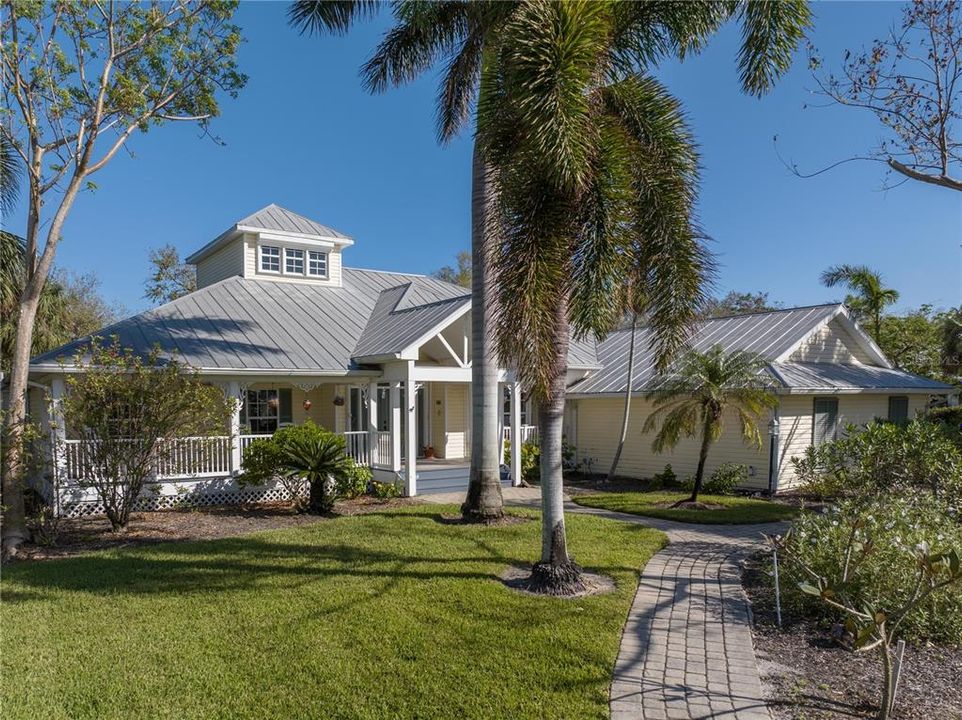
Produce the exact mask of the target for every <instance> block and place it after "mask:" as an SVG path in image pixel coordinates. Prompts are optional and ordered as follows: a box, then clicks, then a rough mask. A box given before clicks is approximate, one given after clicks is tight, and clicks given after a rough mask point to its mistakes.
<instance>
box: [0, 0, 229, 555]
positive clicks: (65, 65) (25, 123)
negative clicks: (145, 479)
mask: <svg viewBox="0 0 962 720" xmlns="http://www.w3.org/2000/svg"><path fill="white" fill-rule="evenodd" d="M235 8H236V3H234V2H209V1H207V0H197V1H196V2H191V1H189V0H175V1H174V2H160V1H159V0H153V1H151V2H145V3H119V2H114V1H113V0H104V1H103V2H89V3H88V2H84V3H78V2H66V1H60V2H49V3H21V2H12V1H8V2H4V3H3V6H2V12H0V77H2V81H3V90H2V91H3V102H2V104H0V108H2V109H0V136H2V137H3V148H4V151H5V153H6V154H7V155H9V154H10V153H9V152H7V151H8V150H9V149H12V153H13V155H14V156H15V157H16V159H17V161H18V162H19V163H20V165H21V167H22V169H23V171H24V173H23V174H24V175H25V178H26V183H27V187H26V190H27V192H26V200H27V222H26V230H25V232H24V238H25V240H26V252H25V253H24V261H23V262H24V277H25V282H24V286H23V290H22V292H21V294H20V300H19V304H18V308H17V316H16V322H17V332H16V339H15V343H14V351H13V357H12V359H11V370H10V391H9V392H10V405H9V411H8V412H7V415H6V417H5V418H4V432H5V434H6V440H7V442H8V445H7V452H6V453H5V454H4V458H3V548H4V552H5V553H8V554H9V553H13V552H15V551H16V548H17V546H18V545H19V544H20V543H21V542H23V540H24V539H25V538H26V527H25V523H24V505H23V496H22V487H21V479H22V472H21V470H22V468H21V457H20V453H19V452H18V451H17V448H19V447H20V442H19V438H20V435H21V433H22V431H23V423H24V418H25V394H26V387H27V374H28V369H29V362H30V347H31V340H32V335H33V329H34V323H35V320H36V315H37V307H38V304H39V302H40V298H41V295H42V291H43V288H44V286H45V284H46V282H47V279H48V277H49V276H50V272H51V270H52V268H53V262H54V257H55V255H56V252H57V246H58V244H59V243H60V240H61V237H62V233H63V228H64V223H65V221H66V219H67V216H68V215H69V213H70V210H71V208H72V207H73V204H74V201H75V200H76V198H77V195H78V194H79V193H80V192H81V191H82V190H84V189H86V188H90V187H92V185H93V176H94V175H95V174H96V173H97V171H99V170H101V169H102V168H104V167H105V166H106V165H107V164H108V163H109V162H110V161H111V160H112V159H113V158H114V157H115V156H116V155H117V153H118V152H120V151H121V150H122V149H123V148H124V147H125V146H126V143H127V141H128V140H129V139H130V137H131V136H132V135H133V134H134V133H135V132H138V131H146V130H148V129H149V128H150V127H153V126H157V125H161V124H164V123H166V122H169V121H176V120H186V121H194V122H199V123H201V125H202V127H204V128H205V129H206V123H207V121H208V120H209V119H210V118H212V117H214V116H216V115H217V114H218V112H219V108H218V103H217V94H218V93H219V92H225V93H227V94H229V95H234V94H236V93H237V91H238V90H239V89H240V88H241V87H243V85H244V83H245V81H246V78H245V77H244V76H243V75H241V74H240V73H238V71H237V67H236V63H235V54H236V51H237V48H238V46H239V44H240V42H241V36H240V29H239V28H238V27H237V26H236V25H234V24H233V23H232V17H233V13H234V9H235ZM5 177H6V175H5ZM6 185H7V181H6V180H4V188H3V190H4V194H5V196H6V194H7V189H8V188H7V187H6ZM41 235H42V236H43V237H41Z"/></svg>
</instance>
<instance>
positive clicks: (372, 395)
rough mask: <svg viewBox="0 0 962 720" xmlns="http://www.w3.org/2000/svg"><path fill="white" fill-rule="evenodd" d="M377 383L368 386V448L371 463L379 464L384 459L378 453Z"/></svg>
mask: <svg viewBox="0 0 962 720" xmlns="http://www.w3.org/2000/svg"><path fill="white" fill-rule="evenodd" d="M377 430H378V427H377V383H376V382H372V383H370V384H369V385H368V386H367V449H368V455H369V457H370V458H371V465H372V466H374V465H378V464H380V463H383V462H384V460H383V459H382V458H379V457H378V454H377Z"/></svg>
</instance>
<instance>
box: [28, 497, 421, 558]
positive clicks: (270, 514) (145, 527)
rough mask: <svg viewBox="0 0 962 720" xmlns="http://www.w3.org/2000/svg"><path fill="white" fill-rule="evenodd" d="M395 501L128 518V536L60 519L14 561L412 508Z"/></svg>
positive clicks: (92, 522) (92, 521)
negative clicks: (51, 538) (326, 510)
mask: <svg viewBox="0 0 962 720" xmlns="http://www.w3.org/2000/svg"><path fill="white" fill-rule="evenodd" d="M411 502H412V501H411V500H407V499H403V498H396V499H390V500H381V499H378V498H372V497H359V498H355V499H353V500H342V501H338V502H337V503H336V505H335V506H334V512H333V513H331V514H330V515H309V514H305V513H295V512H293V511H292V510H291V509H290V507H289V506H288V505H287V504H286V503H261V504H256V505H233V506H218V507H199V508H185V509H177V510H158V511H155V512H138V513H131V516H130V524H129V525H128V529H127V532H125V533H123V534H115V533H113V532H111V530H110V523H109V522H108V521H107V519H106V518H105V517H103V516H99V517H84V518H64V519H62V520H61V521H60V525H59V534H58V537H57V542H56V544H55V545H52V546H44V545H36V544H34V543H25V544H24V545H22V546H21V547H20V548H19V550H18V552H17V557H16V560H15V561H20V560H49V559H53V558H62V557H71V556H74V555H80V554H82V553H87V552H91V551H94V550H104V549H107V548H123V547H136V546H140V545H152V544H155V543H160V542H175V541H185V540H216V539H218V538H225V537H233V536H236V535H246V534H248V533H252V532H258V531H261V530H276V529H281V528H289V527H296V526H299V525H310V524H312V523H316V522H323V521H325V520H328V519H330V518H333V517H338V516H342V515H360V514H363V513H368V512H376V511H378V510H384V509H387V508H392V507H398V506H401V505H409V504H411Z"/></svg>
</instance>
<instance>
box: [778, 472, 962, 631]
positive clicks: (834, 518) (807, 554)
mask: <svg viewBox="0 0 962 720" xmlns="http://www.w3.org/2000/svg"><path fill="white" fill-rule="evenodd" d="M954 512H955V510H954V509H952V508H950V507H948V506H946V504H945V503H944V502H942V501H940V500H935V499H934V498H933V497H932V496H931V494H930V493H928V492H925V491H912V490H910V491H907V492H906V493H905V494H904V495H892V494H887V493H880V494H877V495H874V496H872V497H870V498H861V499H857V500H855V499H850V500H844V501H842V502H841V503H840V504H839V505H838V506H835V507H832V508H830V509H829V510H828V511H827V512H825V513H805V514H803V515H802V516H800V517H799V519H798V520H796V521H795V523H794V528H793V530H792V532H791V534H790V535H789V537H788V541H787V543H786V548H787V550H788V551H789V553H790V554H792V555H794V556H795V557H796V558H797V559H798V560H799V561H800V563H802V564H804V565H806V566H808V567H809V568H811V569H812V570H814V571H815V573H816V574H817V575H819V576H820V577H825V578H831V577H834V576H836V575H837V574H838V572H839V568H841V567H842V566H843V565H844V563H845V552H846V550H845V549H846V547H847V546H848V545H849V544H850V538H851V537H852V534H853V533H855V534H856V538H855V540H856V543H855V547H856V548H857V549H858V550H857V553H858V554H859V557H858V558H853V560H852V562H855V561H856V560H858V563H859V564H858V572H857V573H856V574H855V576H854V577H853V578H851V579H850V581H849V582H848V584H847V586H846V592H847V593H848V594H849V595H850V596H852V597H858V598H862V599H864V602H866V603H867V604H868V605H869V606H870V607H876V608H898V607H902V606H903V605H905V604H906V601H907V600H908V599H909V597H908V596H909V595H910V594H911V592H912V588H913V587H914V583H915V580H916V578H917V575H918V569H919V566H918V558H917V553H918V551H919V550H920V549H921V550H924V551H925V552H929V551H932V552H935V551H942V550H951V549H955V550H958V551H960V552H962V525H960V524H959V522H958V521H957V519H956V518H955V517H953V515H954ZM861 553H865V557H864V559H863V558H862V557H861ZM784 577H785V581H784V582H783V589H784V590H785V593H786V596H787V597H786V599H787V601H788V602H789V605H790V606H795V607H801V608H806V610H807V612H811V613H815V614H818V615H820V616H824V617H825V618H826V619H827V620H829V621H832V622H836V621H841V620H842V619H843V618H842V616H841V615H839V614H836V612H835V611H834V610H832V609H831V608H829V607H828V606H826V605H824V604H823V603H821V602H819V601H818V600H817V599H812V598H809V597H808V596H807V595H805V594H804V593H803V592H802V590H801V589H800V587H799V585H800V584H801V583H811V582H812V578H811V577H810V576H809V575H808V574H807V573H805V572H803V571H801V570H800V569H799V568H798V566H797V565H796V564H790V565H787V566H786V568H785V575H784ZM902 629H903V630H904V632H905V634H906V636H907V637H910V638H912V639H916V640H918V639H929V640H932V641H936V642H949V643H954V644H959V643H962V593H960V592H959V591H958V588H957V587H954V588H953V587H950V588H946V589H945V590H944V591H940V592H938V593H935V594H933V595H932V596H931V597H929V598H927V599H926V600H925V601H924V602H923V603H921V604H920V605H919V606H917V607H916V608H914V609H913V610H912V611H911V612H910V613H909V614H908V615H907V616H906V618H905V621H904V625H903V627H902Z"/></svg>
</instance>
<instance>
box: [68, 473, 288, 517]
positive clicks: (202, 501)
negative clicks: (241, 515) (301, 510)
mask: <svg viewBox="0 0 962 720" xmlns="http://www.w3.org/2000/svg"><path fill="white" fill-rule="evenodd" d="M286 500H290V494H289V493H288V492H287V490H285V489H284V487H283V486H282V485H280V484H277V485H271V486H252V487H241V486H239V485H238V484H237V483H236V482H234V480H233V479H232V478H205V479H203V480H184V481H181V482H173V481H164V482H154V483H148V484H146V485H145V486H144V489H143V491H142V492H141V494H140V497H139V498H137V501H136V502H135V503H134V510H137V511H146V510H170V509H172V508H186V507H205V506H210V505H244V504H247V503H261V502H281V501H286ZM103 514H104V506H103V503H102V502H100V500H99V499H98V497H97V493H96V492H95V491H94V490H93V489H92V488H84V487H80V486H78V485H70V486H67V487H63V488H61V489H60V516H61V517H68V518H76V517H88V516H92V515H103Z"/></svg>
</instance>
